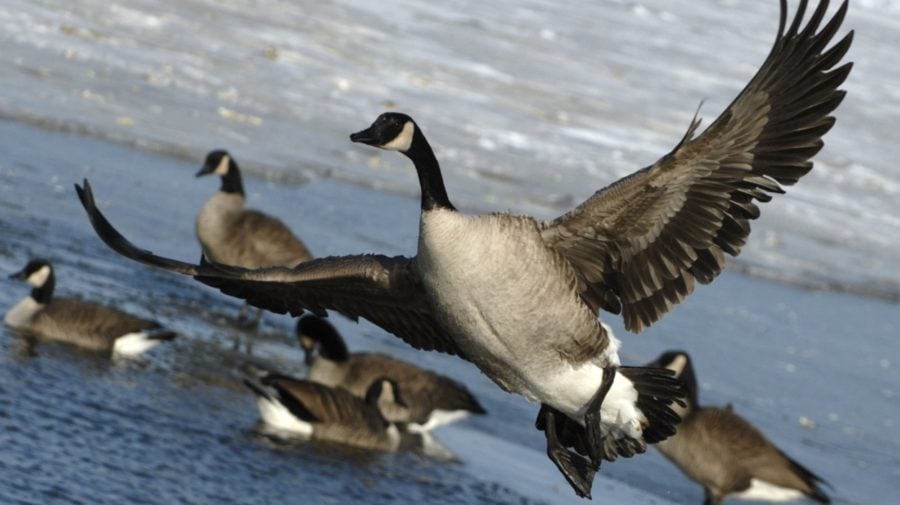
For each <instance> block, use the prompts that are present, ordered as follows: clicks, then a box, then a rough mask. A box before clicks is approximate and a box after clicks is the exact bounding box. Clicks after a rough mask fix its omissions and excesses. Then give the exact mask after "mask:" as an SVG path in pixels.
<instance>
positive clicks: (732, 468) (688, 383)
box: [648, 351, 831, 505]
mask: <svg viewBox="0 0 900 505" xmlns="http://www.w3.org/2000/svg"><path fill="white" fill-rule="evenodd" d="M648 366H662V367H665V368H668V369H670V370H672V371H674V372H675V374H676V376H678V377H680V378H681V379H682V381H684V385H685V389H687V391H688V404H687V407H685V408H682V409H678V410H679V415H681V416H682V418H683V419H682V422H681V424H680V425H679V426H678V431H677V432H676V433H675V435H673V436H671V437H669V438H667V439H666V440H664V441H662V442H660V443H658V444H657V446H656V447H657V448H658V449H659V450H660V452H662V453H663V454H664V455H665V456H666V457H667V458H669V460H671V461H672V462H673V463H675V465H676V466H677V467H678V468H679V469H681V471H682V472H684V474H685V475H687V476H688V477H689V478H691V479H692V480H694V481H696V482H697V483H699V484H700V485H701V486H703V490H704V494H705V500H704V505H719V504H720V503H722V501H724V500H725V498H726V497H734V498H737V499H744V500H758V501H773V502H780V501H788V500H797V499H801V498H803V497H807V498H810V499H812V500H815V501H817V502H819V503H831V500H830V499H829V498H828V496H827V495H826V494H825V493H824V491H822V489H821V487H820V486H819V484H823V483H825V481H823V480H822V479H821V478H820V477H819V476H818V475H816V474H814V473H812V472H811V471H809V470H807V469H806V468H805V467H803V465H801V464H800V463H797V462H796V461H794V460H793V459H791V458H790V457H788V456H787V455H786V454H784V453H783V452H781V450H779V449H778V448H777V447H775V446H774V445H772V442H770V441H769V440H768V439H767V438H766V437H765V436H764V435H763V434H762V433H760V432H759V430H757V429H756V428H754V427H753V426H752V425H751V424H750V423H748V422H747V421H746V420H744V418H742V417H740V416H738V415H737V414H735V413H734V411H733V409H732V408H731V407H730V406H729V407H726V408H719V407H701V406H700V404H699V398H698V394H697V379H696V376H695V374H694V368H693V366H691V358H690V357H689V356H688V355H687V353H685V352H681V351H669V352H666V353H663V355H662V356H660V357H659V358H657V360H656V361H654V362H653V363H649V364H648Z"/></svg>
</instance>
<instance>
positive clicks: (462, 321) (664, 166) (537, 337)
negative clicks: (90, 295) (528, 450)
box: [76, 0, 852, 496]
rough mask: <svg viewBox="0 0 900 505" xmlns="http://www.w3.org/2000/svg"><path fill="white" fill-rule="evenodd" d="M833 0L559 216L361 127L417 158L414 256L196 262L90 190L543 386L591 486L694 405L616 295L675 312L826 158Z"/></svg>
mask: <svg viewBox="0 0 900 505" xmlns="http://www.w3.org/2000/svg"><path fill="white" fill-rule="evenodd" d="M827 4H828V2H827V1H823V2H821V3H820V4H819V7H818V8H817V9H816V10H815V12H814V13H813V14H812V16H811V18H810V20H809V22H808V23H807V25H806V26H805V27H803V26H801V23H802V18H803V14H804V12H805V10H806V5H807V2H806V1H805V0H804V1H801V2H800V7H799V9H798V13H797V15H796V18H795V19H794V21H793V23H791V25H790V26H789V27H788V26H787V23H786V20H787V4H786V2H785V1H784V0H782V2H781V17H780V23H779V29H778V36H777V38H776V40H775V44H774V47H773V48H772V50H771V52H770V53H769V56H768V57H767V59H766V61H765V62H764V63H763V65H762V67H761V68H760V70H759V71H758V72H757V74H756V75H755V76H754V77H753V79H751V81H750V83H749V84H748V85H747V86H746V87H745V88H744V90H743V91H742V92H741V93H740V94H739V95H738V97H737V98H736V99H735V101H734V102H732V104H731V105H730V106H729V107H728V108H727V109H726V110H725V112H723V113H722V115H720V116H719V117H718V118H717V119H716V120H715V121H714V122H713V123H712V125H711V126H710V127H709V128H708V129H707V130H706V131H704V132H703V133H701V134H700V135H699V136H696V137H695V135H694V134H695V132H696V130H697V128H698V126H699V121H698V120H697V119H696V118H695V120H694V121H692V122H691V125H690V127H689V128H688V131H687V133H686V134H685V135H684V138H682V140H681V142H679V143H678V145H676V147H675V148H674V149H673V150H672V152H670V153H669V154H667V155H665V156H663V157H662V158H661V159H660V160H659V161H657V162H656V163H654V164H653V165H651V166H649V167H646V168H644V169H642V170H639V171H638V172H636V173H634V174H632V175H630V176H627V177H625V178H623V179H621V180H619V181H617V182H614V183H613V184H611V185H610V186H608V187H606V188H604V189H601V190H600V191H598V192H597V193H595V194H594V195H593V196H591V197H590V198H589V199H588V200H587V201H585V202H584V203H582V204H581V205H579V206H578V207H577V208H575V209H573V210H572V211H570V212H568V213H566V214H565V215H563V216H561V217H559V218H557V219H555V220H553V221H549V222H543V221H538V220H536V219H533V218H531V217H526V216H514V215H509V214H490V215H466V214H462V213H460V212H457V211H456V209H455V208H454V206H453V205H452V204H451V203H450V200H449V198H448V196H447V192H446V190H445V188H444V183H443V179H442V177H441V171H440V167H439V165H438V162H437V159H436V158H435V156H434V153H433V152H432V150H431V148H430V146H429V144H428V141H427V140H426V139H425V136H424V134H423V133H422V129H421V128H419V127H418V125H417V124H416V123H415V122H414V121H413V120H412V118H410V117H409V116H407V115H404V114H399V113H385V114H382V115H381V116H379V117H378V119H376V120H375V122H374V123H373V124H372V125H371V126H370V127H369V128H368V129H366V130H364V131H361V132H358V133H355V134H353V135H351V137H350V138H351V140H352V141H354V142H362V143H366V144H369V145H373V146H376V147H380V148H383V149H388V150H395V151H399V152H401V153H403V154H404V155H406V156H407V157H408V158H410V160H411V161H412V162H413V164H414V165H415V168H416V173H417V174H418V178H419V185H420V187H421V191H422V200H421V220H420V227H419V244H418V253H417V255H416V256H415V257H412V258H408V257H402V256H398V257H393V258H391V257H386V256H382V255H371V254H364V255H357V256H344V257H330V258H322V259H319V260H313V261H309V262H306V263H302V264H300V265H298V266H297V267H295V268H293V269H288V268H268V269H262V270H247V269H242V268H236V267H228V266H225V265H221V264H216V263H209V262H205V261H201V264H200V265H194V264H190V263H185V262H181V261H176V260H172V259H168V258H163V257H160V256H157V255H154V254H152V253H151V252H149V251H145V250H142V249H139V248H137V247H135V246H134V245H133V244H131V243H130V242H129V241H128V240H126V239H125V238H124V237H123V236H122V235H121V234H119V232H118V231H116V229H115V228H113V227H112V225H111V224H110V223H109V221H108V220H107V219H106V218H105V217H104V216H103V214H102V213H101V212H100V211H99V210H98V209H97V206H96V204H95V202H94V199H93V195H92V193H91V190H90V187H89V185H88V184H87V181H85V183H84V187H83V188H82V187H79V186H77V185H76V190H77V191H78V193H79V197H80V198H81V201H82V204H83V206H84V208H85V210H86V211H87V213H88V216H89V217H90V219H91V222H92V224H93V226H94V229H95V231H97V233H98V235H99V236H100V237H101V238H102V239H103V240H104V241H105V242H106V243H107V245H109V246H110V247H111V248H113V249H114V250H116V251H118V252H119V253H120V254H123V255H125V256H127V257H130V258H132V259H134V260H136V261H140V262H143V263H145V264H148V265H152V266H157V267H161V268H166V269H169V270H172V271H175V272H179V273H182V274H186V275H192V276H194V277H195V278H196V279H197V280H199V281H200V282H203V283H206V284H208V285H211V286H214V287H217V288H219V289H220V290H222V291H223V292H224V293H226V294H229V295H232V296H236V297H239V298H242V299H245V300H247V301H249V302H250V303H251V304H253V305H255V306H259V307H264V308H266V309H268V310H272V311H274V312H290V313H292V314H294V315H299V314H300V313H301V312H302V311H304V310H309V311H311V312H313V313H314V314H317V315H320V316H322V315H324V314H325V311H326V309H332V310H336V311H338V312H340V313H341V314H344V315H345V316H348V317H350V318H358V317H364V318H366V319H368V320H370V321H372V322H373V323H375V324H377V325H379V326H381V327H382V328H384V329H385V330H387V331H389V332H391V333H394V334H395V335H397V336H399V337H400V338H402V339H403V340H405V341H406V342H407V343H409V344H410V345H412V346H414V347H416V348H418V349H424V350H436V351H442V352H446V353H450V354H455V355H457V356H460V357H461V358H463V359H466V360H469V361H471V362H472V363H474V364H475V365H476V366H478V367H479V368H480V369H481V371H482V372H484V373H485V374H486V375H487V376H488V377H490V378H491V379H492V380H493V381H494V382H495V383H497V385H499V386H500V387H501V388H502V389H504V390H506V391H509V392H515V393H519V394H522V395H523V396H525V397H526V398H528V399H530V400H532V401H537V402H540V403H541V405H542V407H541V410H540V414H539V415H540V416H541V419H540V420H539V421H540V423H539V424H541V425H542V426H543V427H544V428H545V430H546V436H547V453H548V456H549V457H550V459H551V460H552V461H553V462H554V464H556V466H557V468H558V469H559V470H560V471H561V472H562V474H563V475H564V476H565V478H566V479H567V480H568V482H569V483H570V484H571V485H572V487H573V488H574V490H575V492H576V493H577V494H578V495H579V496H590V489H591V483H592V481H593V476H594V473H595V472H596V471H597V470H598V469H599V466H600V462H601V460H602V459H613V458H614V457H616V456H617V455H625V456H628V455H631V454H634V453H638V452H643V451H645V450H646V444H647V443H655V442H658V441H660V440H663V439H664V438H666V437H667V436H669V435H671V434H672V433H674V431H675V425H676V423H677V422H678V420H679V418H678V416H677V414H675V412H674V411H672V410H671V409H670V408H669V405H670V404H671V403H672V402H677V401H680V400H679V396H680V395H681V394H682V389H681V388H682V387H681V384H680V382H678V381H675V380H673V379H672V377H671V371H668V370H660V369H645V368H630V367H620V366H619V364H620V363H619V357H618V347H619V341H618V340H617V339H616V338H615V336H614V335H613V334H612V332H611V331H609V329H608V328H607V327H605V326H603V325H601V323H599V321H598V320H597V315H598V311H599V309H601V308H602V309H605V310H606V311H609V312H613V313H618V312H622V313H623V317H624V320H625V327H626V328H627V329H629V330H631V331H634V332H638V331H640V330H642V329H643V328H645V327H646V326H648V325H650V324H652V323H654V322H655V321H657V320H658V319H659V318H660V317H662V316H663V315H664V314H665V313H666V312H668V311H669V310H670V309H671V308H672V307H673V306H674V305H676V304H677V303H679V302H680V301H681V300H682V299H684V297H685V296H687V295H688V294H689V293H690V292H691V291H692V290H693V288H694V284H695V282H700V283H704V284H705V283H709V282H711V281H712V280H713V279H714V278H715V277H716V276H717V275H718V274H719V273H720V272H721V270H722V268H723V267H724V262H725V253H728V254H731V255H736V254H738V252H739V251H740V249H741V247H742V246H743V244H744V242H745V241H746V239H747V236H748V234H749V233H750V226H749V222H750V220H752V219H755V218H756V217H757V216H758V215H759V209H758V207H757V206H756V204H754V202H753V201H754V200H758V201H761V202H766V201H768V200H770V199H771V196H770V193H782V192H783V189H782V187H781V185H782V184H785V185H790V184H793V183H795V182H797V180H799V178H800V177H802V176H803V175H804V174H806V173H807V172H809V170H810V169H811V168H812V162H811V161H810V158H811V157H812V156H813V155H814V154H816V153H817V152H818V151H819V150H820V149H821V148H822V145H823V143H822V140H821V137H822V135H824V134H825V133H826V132H827V131H828V130H830V129H831V127H832V125H833V124H834V118H833V117H831V116H829V114H830V113H831V112H832V111H833V110H834V109H835V108H836V107H837V106H838V104H840V102H841V101H842V99H843V97H844V94H845V93H844V91H841V90H838V89H837V88H838V86H840V85H841V83H843V82H844V79H845V78H846V77H847V75H848V73H849V72H850V69H851V66H852V64H850V63H847V64H844V65H842V66H839V67H836V65H838V64H839V63H840V61H841V59H842V58H843V56H844V54H845V53H846V51H847V49H848V48H849V46H850V43H851V40H852V32H851V33H849V34H847V35H846V36H845V37H844V38H843V39H841V40H840V41H839V42H837V43H836V44H834V45H832V47H831V48H827V47H826V46H827V45H828V44H829V43H830V42H831V40H832V38H833V37H834V35H835V33H836V32H837V30H838V28H839V26H840V25H841V22H842V20H843V19H844V15H845V13H846V7H847V4H846V2H844V3H843V4H842V5H841V7H840V9H839V10H838V11H837V13H836V14H835V15H834V17H833V18H832V19H831V20H830V21H828V22H827V24H826V25H825V26H824V27H822V29H821V30H819V27H820V24H821V22H822V20H823V18H824V16H825V12H826V9H827ZM817 30H818V32H817ZM835 67H836V68H835ZM557 420H560V422H561V424H562V425H565V424H568V423H569V422H574V423H577V424H578V425H581V426H584V428H585V432H586V440H585V442H586V447H583V449H585V450H586V452H587V454H588V455H589V458H588V459H585V458H583V457H581V456H579V455H578V454H575V453H572V452H570V451H568V450H566V447H565V446H564V445H563V444H562V443H561V442H560V436H559V435H560V432H559V431H558V429H557V428H558V426H557Z"/></svg>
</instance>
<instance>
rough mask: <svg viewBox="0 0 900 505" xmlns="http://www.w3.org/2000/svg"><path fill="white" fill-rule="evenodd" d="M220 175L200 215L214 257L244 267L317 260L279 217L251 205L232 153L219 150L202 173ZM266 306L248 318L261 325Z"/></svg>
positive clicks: (203, 241) (200, 229) (204, 242)
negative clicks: (218, 181)
mask: <svg viewBox="0 0 900 505" xmlns="http://www.w3.org/2000/svg"><path fill="white" fill-rule="evenodd" d="M208 174H216V175H218V176H220V177H221V179H222V186H221V187H220V188H219V191H218V192H216V194H215V195H213V196H212V198H210V199H209V200H207V201H206V204H204V205H203V208H202V209H201V210H200V214H199V215H198V216H197V225H196V229H197V239H198V240H199V241H200V246H201V247H202V248H203V254H204V255H206V257H207V258H209V260H210V261H215V262H216V263H224V264H226V265H235V266H239V267H244V268H250V269H255V268H264V267H275V266H283V267H293V266H296V265H297V264H298V263H301V262H303V261H308V260H310V259H312V255H311V254H310V253H309V250H308V249H307V248H306V246H305V245H303V242H301V241H300V239H299V238H297V237H296V236H295V235H294V234H293V233H291V230H290V229H289V228H288V227H287V226H286V225H285V224H284V223H283V222H281V221H280V220H279V219H276V218H274V217H272V216H269V215H266V214H263V213H262V212H259V211H256V210H251V209H246V208H244V204H245V203H246V200H247V197H246V195H245V194H244V184H243V182H242V181H241V171H240V169H239V168H238V165H237V162H235V161H234V158H232V157H231V155H230V154H228V152H227V151H223V150H215V151H212V152H210V153H209V154H208V155H207V156H206V162H205V163H204V164H203V167H202V168H201V169H200V171H198V172H197V175H196V176H197V177H202V176H204V175H208ZM248 309H249V306H248V304H247V303H246V302H244V305H243V306H242V307H241V312H240V315H239V316H238V320H240V321H244V320H245V318H246V317H247V312H248ZM261 315H262V309H259V310H257V311H256V317H255V318H254V319H253V320H252V321H248V323H249V325H250V326H256V325H257V324H259V319H260V317H261Z"/></svg>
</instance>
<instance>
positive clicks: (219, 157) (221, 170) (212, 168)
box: [196, 149, 236, 177]
mask: <svg viewBox="0 0 900 505" xmlns="http://www.w3.org/2000/svg"><path fill="white" fill-rule="evenodd" d="M233 165H235V163H234V161H233V160H232V159H231V155H230V154H228V151H225V150H224V149H216V150H215V151H210V153H209V154H207V155H206V161H204V162H203V166H202V167H201V168H200V170H199V171H197V174H196V177H203V176H204V175H209V174H216V175H220V176H223V177H224V176H225V175H227V174H228V172H230V171H231V170H232V166H233ZM235 168H236V167H235Z"/></svg>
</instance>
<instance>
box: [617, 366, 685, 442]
mask: <svg viewBox="0 0 900 505" xmlns="http://www.w3.org/2000/svg"><path fill="white" fill-rule="evenodd" d="M619 373H621V374H622V375H624V376H625V377H627V378H628V379H629V380H631V382H632V383H634V387H635V389H637V392H638V397H637V408H639V409H640V410H641V412H643V414H644V416H645V417H646V418H647V422H648V423H649V424H648V425H647V426H646V427H644V432H643V435H644V442H646V443H648V444H655V443H657V442H661V441H663V440H665V439H667V438H669V437H670V436H672V435H674V434H675V428H676V427H677V426H678V423H680V422H681V417H680V416H679V415H678V413H676V412H675V411H674V410H672V408H671V407H670V405H672V404H673V403H677V404H679V405H681V406H686V404H685V400H684V399H685V397H686V396H687V391H686V390H685V388H684V384H683V383H682V382H681V381H680V380H679V379H678V378H677V377H675V373H674V372H673V371H672V370H669V369H666V368H646V367H630V366H623V367H620V368H619Z"/></svg>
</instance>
